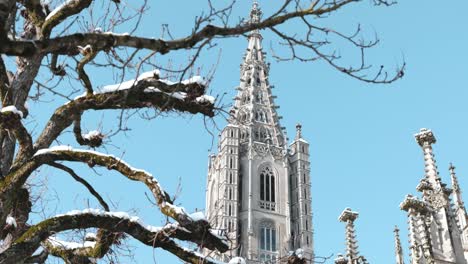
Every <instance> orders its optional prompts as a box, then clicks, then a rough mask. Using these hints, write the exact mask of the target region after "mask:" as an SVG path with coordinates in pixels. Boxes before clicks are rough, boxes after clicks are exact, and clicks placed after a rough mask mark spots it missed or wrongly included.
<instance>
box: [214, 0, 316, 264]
mask: <svg viewBox="0 0 468 264" xmlns="http://www.w3.org/2000/svg"><path fill="white" fill-rule="evenodd" d="M260 16H261V11H260V9H259V8H258V6H257V4H254V7H253V9H252V11H251V20H252V21H258V19H259V18H260ZM261 41H262V36H261V35H260V33H259V32H258V31H254V32H252V33H251V34H250V36H249V43H248V48H247V52H246V55H245V57H244V61H243V63H242V65H241V83H240V86H239V87H238V88H237V89H238V94H237V96H236V98H235V102H234V106H233V108H232V110H231V114H232V117H231V118H230V120H229V124H228V125H227V126H226V127H225V128H224V129H223V131H222V132H221V134H220V137H219V143H218V154H217V155H212V156H210V158H209V169H208V179H207V193H206V214H207V217H208V220H209V221H210V222H211V223H212V225H213V227H214V228H216V229H220V230H222V231H223V232H226V233H227V234H228V237H229V238H230V240H231V242H230V244H231V249H232V250H230V251H228V252H227V253H225V254H223V255H220V256H217V258H219V259H222V260H224V261H226V260H229V259H230V258H232V257H234V256H241V257H243V258H245V259H246V260H247V263H279V261H280V260H281V259H283V258H285V257H287V256H288V255H289V254H290V251H294V250H296V249H299V248H301V249H303V252H304V256H305V257H306V259H308V263H313V255H314V254H313V225H312V204H311V193H310V191H311V183H310V163H309V144H308V143H307V141H305V140H304V139H303V138H302V134H301V126H300V125H298V126H297V128H296V130H297V135H296V137H295V140H294V141H293V142H292V144H291V145H289V146H288V144H287V137H286V134H285V132H284V131H283V128H282V127H281V126H280V123H279V120H280V119H281V117H280V116H278V113H277V111H276V109H277V108H278V107H277V106H276V105H275V104H274V96H273V95H272V93H271V88H273V87H272V86H271V84H270V83H269V80H268V72H269V65H268V64H267V63H266V62H265V58H264V57H265V53H264V52H263V50H262V45H261ZM301 252H302V251H301Z"/></svg>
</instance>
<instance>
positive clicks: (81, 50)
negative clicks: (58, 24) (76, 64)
mask: <svg viewBox="0 0 468 264" xmlns="http://www.w3.org/2000/svg"><path fill="white" fill-rule="evenodd" d="M78 49H79V50H80V52H81V54H86V53H88V52H90V51H91V49H92V47H91V45H89V44H88V45H86V46H84V47H82V46H78Z"/></svg>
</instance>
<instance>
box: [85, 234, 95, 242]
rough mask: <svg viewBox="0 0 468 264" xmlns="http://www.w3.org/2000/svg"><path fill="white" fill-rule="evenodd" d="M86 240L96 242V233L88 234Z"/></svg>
mask: <svg viewBox="0 0 468 264" xmlns="http://www.w3.org/2000/svg"><path fill="white" fill-rule="evenodd" d="M85 239H86V240H95V239H96V234H95V233H86V235H85Z"/></svg>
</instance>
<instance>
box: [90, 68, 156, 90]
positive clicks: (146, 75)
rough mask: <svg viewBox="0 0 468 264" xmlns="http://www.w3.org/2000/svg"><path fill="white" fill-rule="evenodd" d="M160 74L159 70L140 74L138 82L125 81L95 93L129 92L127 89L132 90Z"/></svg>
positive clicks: (133, 80) (107, 86)
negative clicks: (145, 80) (142, 81)
mask: <svg viewBox="0 0 468 264" xmlns="http://www.w3.org/2000/svg"><path fill="white" fill-rule="evenodd" d="M159 74H160V72H159V70H152V71H148V72H144V73H142V74H140V76H138V78H137V79H136V80H135V79H132V80H129V81H125V82H122V83H117V84H111V85H106V86H104V87H102V88H101V89H100V90H99V91H98V92H95V93H110V92H115V91H121V90H127V89H130V88H132V87H133V86H134V85H136V84H137V83H138V82H139V81H141V80H143V79H148V78H151V77H154V76H156V75H157V76H159Z"/></svg>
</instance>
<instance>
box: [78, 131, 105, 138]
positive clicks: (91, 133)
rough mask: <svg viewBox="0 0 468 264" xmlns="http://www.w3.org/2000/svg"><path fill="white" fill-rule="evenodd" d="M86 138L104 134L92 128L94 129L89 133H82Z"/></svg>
mask: <svg viewBox="0 0 468 264" xmlns="http://www.w3.org/2000/svg"><path fill="white" fill-rule="evenodd" d="M81 136H82V137H83V138H84V139H88V140H89V139H91V138H95V137H98V136H102V134H101V132H99V131H97V130H92V131H89V132H88V133H86V134H82V135H81Z"/></svg>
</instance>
